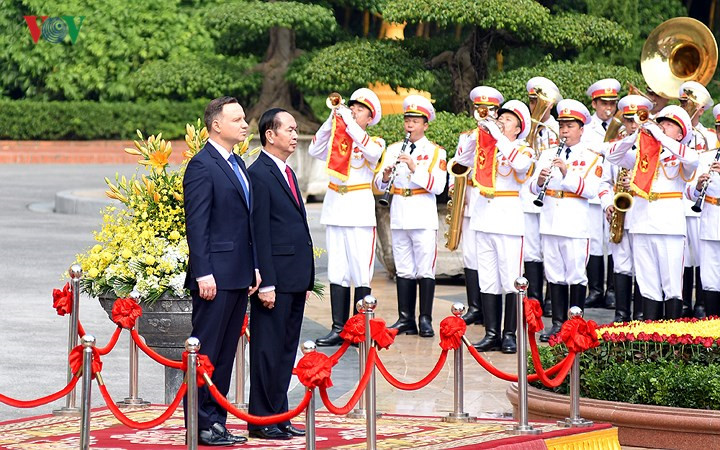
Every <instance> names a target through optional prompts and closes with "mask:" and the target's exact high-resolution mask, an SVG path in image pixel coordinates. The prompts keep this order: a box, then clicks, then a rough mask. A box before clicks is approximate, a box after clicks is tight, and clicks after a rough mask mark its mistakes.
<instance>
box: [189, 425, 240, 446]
mask: <svg viewBox="0 0 720 450" xmlns="http://www.w3.org/2000/svg"><path fill="white" fill-rule="evenodd" d="M198 444H199V445H208V446H212V447H226V446H228V445H234V444H235V442H234V441H231V440H230V438H228V437H227V436H225V434H224V433H220V432H218V429H217V427H215V426H214V425H213V427H211V428H210V429H209V430H200V432H199V433H198Z"/></svg>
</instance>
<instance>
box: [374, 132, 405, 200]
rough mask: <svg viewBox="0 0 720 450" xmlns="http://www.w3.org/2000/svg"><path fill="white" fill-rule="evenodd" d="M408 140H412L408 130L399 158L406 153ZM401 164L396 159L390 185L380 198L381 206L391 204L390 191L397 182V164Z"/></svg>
mask: <svg viewBox="0 0 720 450" xmlns="http://www.w3.org/2000/svg"><path fill="white" fill-rule="evenodd" d="M408 142H410V133H409V132H408V133H407V134H406V135H405V140H403V144H402V148H401V149H400V154H399V155H398V159H399V158H400V155H402V154H404V153H405V148H406V147H407V145H408ZM398 164H399V161H395V164H393V166H392V172H390V180H389V181H388V185H387V187H386V188H385V192H383V195H382V197H380V198H379V199H378V203H379V204H380V206H389V205H390V193H391V192H392V189H393V185H394V184H395V177H396V176H397V166H398Z"/></svg>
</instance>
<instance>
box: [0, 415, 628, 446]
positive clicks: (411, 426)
mask: <svg viewBox="0 0 720 450" xmlns="http://www.w3.org/2000/svg"><path fill="white" fill-rule="evenodd" d="M163 410H164V407H163V406H159V405H156V406H152V407H150V408H146V409H140V410H131V411H126V414H128V416H129V417H130V418H131V419H133V420H135V421H139V422H145V421H148V420H151V419H154V418H156V417H157V416H159V415H160V413H161V412H162V411H163ZM79 423H80V419H79V418H67V417H55V416H52V415H45V416H38V417H29V418H26V419H20V420H13V421H9V422H4V423H1V424H0V448H8V449H19V448H23V449H27V448H38V449H39V448H42V449H66V448H67V449H71V448H72V449H75V448H78V445H79V441H80V437H79V436H80V425H79ZM294 423H295V424H297V425H302V424H303V423H304V418H303V417H302V416H301V417H299V418H298V420H295V421H294ZM316 424H317V427H316V429H317V440H316V442H317V448H334V449H338V448H342V449H363V448H365V421H364V420H359V419H348V418H346V417H339V416H334V415H331V414H328V413H317V414H316ZM532 424H533V426H535V427H536V428H538V429H540V430H541V431H542V434H540V435H537V436H513V435H511V434H509V433H508V431H507V430H508V429H510V428H511V427H512V422H511V421H507V420H499V419H481V420H478V422H476V423H469V424H451V423H445V422H442V421H441V419H440V418H439V417H411V416H398V415H386V416H384V417H383V418H381V419H378V423H377V436H378V442H377V447H378V448H386V449H391V448H392V449H398V448H413V449H448V448H452V449H481V448H501V449H523V450H526V449H529V450H532V449H546V448H563V447H564V446H563V445H560V446H558V445H555V446H553V445H552V444H550V442H552V441H553V439H551V438H557V437H562V436H567V437H569V438H572V437H573V435H574V436H576V437H577V439H573V441H574V442H578V441H582V440H583V439H584V436H587V437H588V438H591V437H592V436H595V438H593V439H592V440H595V442H596V443H597V442H598V441H597V436H598V433H597V432H598V431H599V430H606V431H604V432H603V431H601V432H600V433H601V434H603V436H602V439H607V438H608V437H607V436H605V435H607V434H608V432H612V433H611V434H613V435H614V442H615V443H616V442H617V430H616V429H612V428H611V425H609V424H597V425H595V426H593V427H590V428H582V429H577V428H576V429H566V428H560V427H558V426H556V425H555V424H551V423H535V422H533V423H532ZM228 428H230V429H231V430H235V431H239V434H244V435H246V434H247V432H246V429H245V424H244V422H241V421H240V420H239V419H236V418H234V417H231V418H230V419H229V421H228ZM90 436H91V441H90V446H91V448H94V449H106V450H107V449H141V448H142V449H148V448H152V449H163V448H182V447H185V429H184V427H183V416H182V412H176V413H175V414H174V415H173V416H172V418H170V419H169V420H168V421H166V422H165V423H164V424H163V425H162V426H160V427H157V428H154V429H150V430H144V431H143V430H133V429H130V428H128V427H126V426H123V425H121V424H120V423H119V422H118V421H117V420H116V419H115V418H114V417H113V416H112V414H111V413H110V412H109V411H108V410H107V409H106V408H100V409H97V410H93V413H92V419H91V432H90ZM555 441H557V439H555ZM605 442H610V441H605ZM242 447H246V448H254V449H262V448H283V449H304V448H305V438H295V439H293V440H290V441H277V443H273V442H270V441H264V440H258V439H250V440H249V441H248V443H247V444H245V445H243V446H242ZM613 447H614V446H610V447H607V446H605V445H603V446H600V447H598V446H595V447H593V448H613ZM567 448H571V447H570V446H568V447H567ZM575 448H579V447H575ZM615 448H619V447H615Z"/></svg>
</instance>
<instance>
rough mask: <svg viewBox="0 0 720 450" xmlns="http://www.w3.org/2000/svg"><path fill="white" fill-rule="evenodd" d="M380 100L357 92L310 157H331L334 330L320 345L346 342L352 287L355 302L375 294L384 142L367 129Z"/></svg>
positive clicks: (328, 197)
mask: <svg viewBox="0 0 720 450" xmlns="http://www.w3.org/2000/svg"><path fill="white" fill-rule="evenodd" d="M381 116H382V111H381V109H380V100H378V97H377V95H375V93H374V92H373V91H371V90H370V89H367V88H361V89H358V90H356V91H355V92H353V94H352V96H351V97H350V101H349V102H348V107H344V106H340V107H338V108H336V109H334V110H333V111H332V112H331V113H330V117H328V119H327V120H326V121H325V123H323V124H322V126H321V127H320V129H319V130H318V131H317V133H315V137H314V138H313V141H312V143H311V144H310V147H309V153H310V156H312V157H314V158H317V159H320V160H323V161H326V167H327V172H328V174H329V175H330V183H329V184H328V190H327V193H326V194H325V200H324V201H323V209H322V214H321V216H320V223H322V224H323V225H326V240H327V252H328V279H329V281H330V307H331V311H332V330H331V331H330V333H329V334H328V335H327V336H324V337H322V338H319V339H317V340H316V341H315V342H316V344H317V345H318V346H332V345H339V344H340V343H342V338H341V337H340V331H342V328H343V326H344V325H345V322H346V321H347V319H348V316H349V314H350V286H351V285H353V286H355V300H356V301H357V300H359V299H361V298H363V297H364V296H365V295H368V294H369V293H370V280H371V279H372V275H373V264H374V261H375V199H374V197H373V194H372V190H371V184H372V181H373V178H374V176H375V169H376V165H377V163H378V160H379V159H380V156H381V155H382V152H383V150H384V149H385V142H384V141H383V140H382V139H380V138H375V137H371V136H369V135H368V134H367V132H366V131H365V129H366V128H367V126H369V125H375V124H377V123H378V122H379V121H380V117H381Z"/></svg>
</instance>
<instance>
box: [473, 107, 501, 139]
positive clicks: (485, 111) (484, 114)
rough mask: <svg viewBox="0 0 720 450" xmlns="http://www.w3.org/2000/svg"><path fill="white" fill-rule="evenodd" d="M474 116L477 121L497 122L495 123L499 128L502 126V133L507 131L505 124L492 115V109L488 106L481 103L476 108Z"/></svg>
mask: <svg viewBox="0 0 720 450" xmlns="http://www.w3.org/2000/svg"><path fill="white" fill-rule="evenodd" d="M473 117H474V118H475V120H476V121H477V122H482V121H483V120H488V121H490V122H493V123H495V125H497V127H498V128H500V132H501V133H502V132H503V131H505V125H504V124H503V123H502V122H500V121H499V120H497V119H496V118H495V117H493V116H492V114H491V113H490V109H489V108H488V107H487V106H483V105H480V106H478V107H477V108H475V110H474V111H473ZM478 125H481V124H478Z"/></svg>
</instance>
